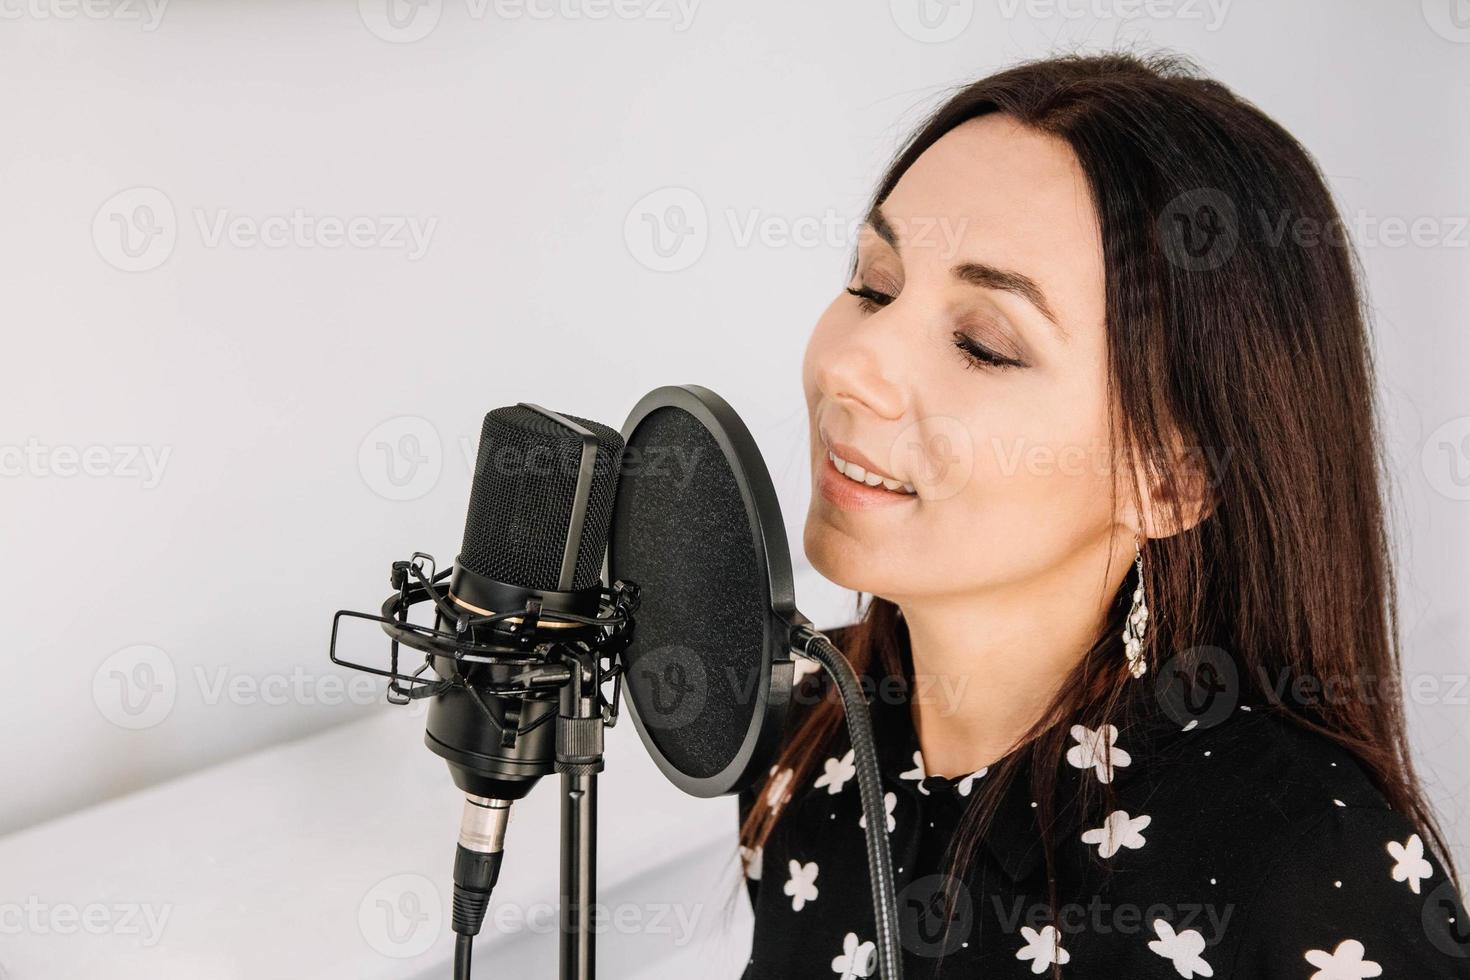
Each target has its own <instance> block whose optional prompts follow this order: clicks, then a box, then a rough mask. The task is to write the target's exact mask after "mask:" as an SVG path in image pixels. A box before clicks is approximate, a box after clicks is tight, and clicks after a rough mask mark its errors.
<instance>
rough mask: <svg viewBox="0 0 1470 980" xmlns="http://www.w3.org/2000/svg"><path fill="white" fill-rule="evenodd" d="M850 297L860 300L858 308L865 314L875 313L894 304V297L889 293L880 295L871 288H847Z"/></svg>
mask: <svg viewBox="0 0 1470 980" xmlns="http://www.w3.org/2000/svg"><path fill="white" fill-rule="evenodd" d="M847 292H848V294H849V295H852V296H856V297H857V298H858V308H859V309H861V310H862V311H863V312H864V313H874V312H877V311H878V310H881V309H882V308H883V307H885V306H887V305H888V304H889V303H892V302H893V297H892V296H889V295H888V294H887V293H880V292H878V290H876V289H874V288H873V287H871V286H858V287H857V288H853V287H852V286H848V287H847Z"/></svg>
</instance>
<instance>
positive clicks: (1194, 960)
mask: <svg viewBox="0 0 1470 980" xmlns="http://www.w3.org/2000/svg"><path fill="white" fill-rule="evenodd" d="M1154 934H1155V935H1156V936H1158V937H1159V938H1158V939H1155V940H1154V941H1153V942H1151V943H1149V944H1148V948H1149V949H1151V950H1153V951H1154V952H1155V953H1158V954H1159V955H1160V956H1162V957H1163V958H1164V959H1166V960H1168V961H1169V962H1170V963H1173V964H1174V969H1175V970H1176V971H1177V972H1178V973H1179V975H1180V976H1181V977H1184V978H1185V980H1189V978H1191V977H1212V976H1214V975H1215V971H1214V969H1213V968H1212V967H1211V966H1210V964H1208V963H1206V962H1205V961H1204V958H1203V957H1202V956H1201V955H1200V954H1201V953H1203V952H1204V951H1205V937H1204V936H1202V935H1200V933H1199V930H1197V929H1185V930H1184V931H1183V932H1175V931H1174V927H1173V926H1171V925H1169V923H1167V922H1165V921H1164V920H1163V919H1155V920H1154Z"/></svg>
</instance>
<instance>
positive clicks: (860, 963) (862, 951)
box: [832, 932, 878, 980]
mask: <svg viewBox="0 0 1470 980" xmlns="http://www.w3.org/2000/svg"><path fill="white" fill-rule="evenodd" d="M877 967H878V949H877V947H875V946H874V945H873V944H872V943H864V942H858V937H857V933H854V932H849V933H848V934H847V935H846V936H843V937H842V955H841V956H835V957H833V958H832V972H833V973H836V974H838V975H839V976H841V977H842V980H855V978H857V977H871V976H872V975H873V971H874V970H875V969H877Z"/></svg>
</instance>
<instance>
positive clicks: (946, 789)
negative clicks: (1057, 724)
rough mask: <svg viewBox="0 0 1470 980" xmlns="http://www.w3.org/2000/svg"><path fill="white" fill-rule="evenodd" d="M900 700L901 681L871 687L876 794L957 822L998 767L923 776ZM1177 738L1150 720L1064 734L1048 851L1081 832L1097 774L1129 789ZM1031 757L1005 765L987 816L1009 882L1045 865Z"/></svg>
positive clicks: (904, 692) (1023, 752) (992, 845)
mask: <svg viewBox="0 0 1470 980" xmlns="http://www.w3.org/2000/svg"><path fill="white" fill-rule="evenodd" d="M908 693H909V691H908V685H906V684H905V683H904V682H903V680H902V679H901V678H893V677H890V678H888V680H887V681H886V682H884V683H882V684H879V685H877V686H875V688H874V694H873V696H872V698H871V699H870V717H871V719H872V724H873V730H874V736H875V739H876V741H877V754H878V763H879V767H880V769H881V773H882V778H883V783H884V787H885V789H886V790H890V791H893V792H895V793H897V794H901V795H907V796H908V797H910V798H911V799H913V800H915V801H919V802H923V803H926V804H927V805H931V806H934V807H936V808H939V809H948V810H950V811H951V812H952V813H953V814H954V815H955V816H958V815H959V813H960V812H962V811H963V810H964V809H965V808H966V807H967V806H969V805H971V804H972V803H973V802H974V801H975V800H976V798H977V797H978V796H979V795H980V792H981V790H982V788H983V786H982V783H983V781H984V780H985V779H988V778H990V776H991V774H993V773H995V772H997V771H999V769H1000V766H1001V763H1000V762H997V763H996V764H994V765H992V766H989V767H987V768H986V769H985V770H981V771H980V772H978V773H972V774H969V775H961V776H941V775H929V774H927V769H924V768H923V754H922V752H921V751H920V749H919V739H918V733H917V732H916V731H915V730H914V725H913V720H912V715H911V713H910V706H909V702H908ZM1178 732H1179V728H1178V726H1177V725H1174V724H1173V723H1171V722H1169V721H1168V720H1167V719H1166V718H1161V717H1156V716H1148V717H1144V718H1139V719H1138V720H1136V721H1135V722H1133V723H1131V724H1128V725H1126V726H1125V727H1124V728H1123V729H1122V730H1121V731H1120V730H1119V728H1118V727H1117V726H1110V725H1101V726H1099V727H1098V728H1096V729H1090V728H1087V727H1085V726H1081V725H1076V726H1069V730H1068V733H1067V734H1068V737H1067V739H1066V742H1065V745H1066V748H1064V749H1063V750H1062V753H1061V756H1062V757H1061V758H1058V759H1055V760H1052V762H1051V764H1053V765H1055V766H1056V768H1057V797H1056V803H1055V812H1053V813H1051V814H1050V815H1049V821H1048V822H1049V824H1050V836H1051V839H1052V846H1053V849H1054V850H1059V849H1061V848H1062V847H1063V846H1064V843H1065V842H1066V841H1067V839H1068V838H1069V837H1071V836H1073V835H1075V834H1078V833H1080V832H1081V831H1082V830H1083V829H1085V828H1083V827H1082V826H1081V825H1082V824H1083V823H1084V820H1085V817H1086V813H1087V811H1088V810H1089V809H1096V807H1095V805H1094V804H1095V801H1096V800H1098V799H1099V798H1100V796H1101V792H1100V790H1101V789H1102V787H1101V785H1100V783H1101V779H1102V777H1103V774H1104V773H1105V774H1106V776H1107V778H1108V781H1109V783H1108V785H1109V786H1111V787H1112V788H1113V790H1114V791H1115V792H1117V791H1119V790H1121V789H1122V788H1123V787H1125V786H1128V785H1130V784H1132V783H1133V782H1134V781H1135V780H1138V779H1140V778H1142V776H1143V774H1144V772H1145V770H1146V768H1147V762H1148V760H1149V759H1150V758H1151V757H1152V756H1153V755H1154V753H1155V752H1156V751H1157V750H1158V749H1159V748H1160V747H1161V745H1162V744H1163V742H1164V741H1165V740H1167V739H1168V738H1170V737H1171V736H1172V735H1177V733H1178ZM1031 756H1032V751H1031V748H1030V747H1029V746H1028V747H1022V748H1021V749H1018V750H1016V753H1015V756H1014V758H1013V759H1012V760H1010V761H1011V762H1012V764H1013V765H1014V766H1015V769H1014V775H1013V776H1012V778H1011V781H1010V783H1009V785H1008V786H1007V787H1006V789H1005V792H1004V793H1003V795H1002V797H1001V799H1000V801H999V802H998V804H997V806H996V809H995V811H994V813H993V814H992V816H991V820H990V824H989V826H988V827H987V829H986V832H985V834H984V835H983V843H982V847H984V848H985V849H986V850H988V852H989V853H990V855H991V856H992V857H993V858H994V860H995V861H996V863H997V864H998V865H999V866H1000V867H1001V868H1002V869H1004V871H1005V873H1006V874H1007V875H1008V876H1009V877H1010V878H1011V880H1012V881H1016V882H1019V881H1022V880H1024V879H1026V878H1029V877H1030V876H1031V875H1032V874H1034V873H1036V872H1037V871H1038V869H1039V868H1040V867H1041V865H1042V864H1043V862H1044V858H1045V853H1044V848H1043V846H1042V838H1041V821H1042V819H1043V816H1044V815H1043V809H1042V807H1041V806H1040V805H1038V803H1037V802H1036V800H1035V798H1034V796H1033V793H1032V776H1033V768H1032V766H1033V763H1032V758H1031ZM1104 760H1106V761H1104ZM919 772H924V773H925V776H924V777H923V778H922V779H920V778H918V774H919ZM1094 819H1095V820H1096V821H1098V822H1099V823H1100V821H1101V820H1102V816H1101V815H1095V817H1094Z"/></svg>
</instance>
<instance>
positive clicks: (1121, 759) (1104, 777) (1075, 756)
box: [1067, 725, 1133, 783]
mask: <svg viewBox="0 0 1470 980" xmlns="http://www.w3.org/2000/svg"><path fill="white" fill-rule="evenodd" d="M1071 731H1072V738H1074V739H1076V741H1077V744H1076V745H1074V746H1072V747H1071V748H1070V749H1068V750H1067V763H1068V764H1069V765H1072V766H1075V767H1077V768H1078V769H1094V770H1096V772H1097V781H1098V782H1100V783H1110V782H1112V781H1113V770H1114V769H1117V768H1121V767H1123V766H1126V765H1128V764H1129V763H1131V762H1132V761H1133V757H1132V756H1130V755H1129V754H1128V753H1127V752H1124V751H1123V750H1122V749H1120V748H1118V747H1117V745H1116V743H1117V741H1118V727H1117V726H1116V725H1104V726H1102V727H1101V728H1099V729H1098V730H1097V731H1093V730H1092V729H1091V728H1088V727H1087V726H1086V725H1073V726H1072V729H1071Z"/></svg>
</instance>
